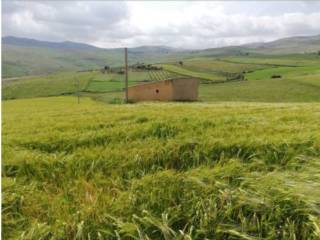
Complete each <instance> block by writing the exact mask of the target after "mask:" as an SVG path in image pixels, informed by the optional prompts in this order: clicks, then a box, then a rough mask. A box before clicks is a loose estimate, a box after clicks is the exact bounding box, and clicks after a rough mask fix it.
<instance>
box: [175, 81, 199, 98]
mask: <svg viewBox="0 0 320 240" xmlns="http://www.w3.org/2000/svg"><path fill="white" fill-rule="evenodd" d="M198 87H199V80H198V79H195V78H181V79H175V80H173V96H174V97H173V98H174V99H173V100H175V101H196V100H198Z"/></svg>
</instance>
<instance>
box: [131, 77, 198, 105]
mask: <svg viewBox="0 0 320 240" xmlns="http://www.w3.org/2000/svg"><path fill="white" fill-rule="evenodd" d="M198 85H199V80H198V79H195V78H177V79H169V80H164V81H159V82H152V83H145V84H141V85H136V86H132V87H129V88H128V98H129V101H132V102H137V101H154V100H157V101H196V100H197V99H198Z"/></svg>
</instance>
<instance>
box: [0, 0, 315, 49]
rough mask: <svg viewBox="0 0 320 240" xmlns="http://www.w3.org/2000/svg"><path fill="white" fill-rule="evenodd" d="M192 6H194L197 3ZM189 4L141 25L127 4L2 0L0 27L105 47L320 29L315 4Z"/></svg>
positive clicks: (190, 43)
mask: <svg viewBox="0 0 320 240" xmlns="http://www.w3.org/2000/svg"><path fill="white" fill-rule="evenodd" d="M137 4H138V3H137ZM139 4H141V6H143V3H141V2H140V3H139ZM190 4H194V6H198V5H196V4H197V2H191V3H190ZM192 6H193V5H191V6H190V9H191V11H189V12H188V14H186V15H185V16H184V15H183V17H184V18H185V19H184V20H183V21H175V19H165V20H168V23H167V24H160V25H157V24H155V25H154V27H151V28H145V27H144V26H140V25H139V24H136V25H135V24H133V22H131V17H132V14H134V12H132V11H131V9H130V8H129V5H128V4H127V3H126V2H108V1H101V2H95V1H45V2H44V1H41V2H40V1H38V2H37V1H35V2H32V1H10V2H9V1H3V6H2V13H3V15H2V28H3V34H4V35H17V36H22V37H30V38H38V39H43V40H52V41H62V40H71V41H79V42H87V43H92V44H94V43H97V44H99V45H100V46H103V47H118V46H119V45H122V46H123V45H127V46H138V45H169V46H176V47H184V48H206V47H217V46H224V45H234V44H242V43H248V42H251V41H261V40H265V41H267V40H273V39H276V38H280V37H287V36H290V35H312V34H319V33H320V25H319V24H318V23H319V22H320V3H318V2H315V3H312V4H311V3H309V2H279V3H277V4H275V2H243V1H240V2H224V3H223V7H222V8H221V9H222V10H219V11H218V10H215V9H214V8H215V7H218V8H219V7H220V6H221V3H220V5H219V2H214V3H213V4H212V5H209V6H208V8H204V11H203V12H202V10H201V8H200V10H199V12H193V9H192ZM210 7H212V8H213V9H210ZM168 8H170V4H168ZM190 9H189V10H190ZM179 10H180V9H176V11H177V12H178V11H179ZM211 10H212V11H211ZM189 13H191V14H190V16H189ZM152 21H153V19H150V22H152ZM141 24H142V25H143V23H141Z"/></svg>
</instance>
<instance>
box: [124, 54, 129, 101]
mask: <svg viewBox="0 0 320 240" xmlns="http://www.w3.org/2000/svg"><path fill="white" fill-rule="evenodd" d="M124 62H125V72H126V79H125V81H126V82H125V88H126V96H125V101H126V103H128V49H127V48H125V49H124Z"/></svg>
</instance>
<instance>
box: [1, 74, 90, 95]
mask: <svg viewBox="0 0 320 240" xmlns="http://www.w3.org/2000/svg"><path fill="white" fill-rule="evenodd" d="M95 75H96V73H95V72H62V73H58V74H52V75H46V76H37V77H30V78H26V79H17V80H5V81H2V98H3V99H16V98H31V97H46V96H58V95H68V94H74V93H76V92H78V91H79V90H80V91H83V90H85V89H86V87H87V85H88V83H89V81H90V79H92V78H93V77H94V76H95Z"/></svg>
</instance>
